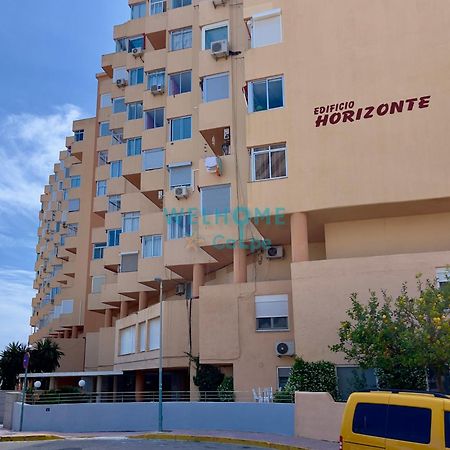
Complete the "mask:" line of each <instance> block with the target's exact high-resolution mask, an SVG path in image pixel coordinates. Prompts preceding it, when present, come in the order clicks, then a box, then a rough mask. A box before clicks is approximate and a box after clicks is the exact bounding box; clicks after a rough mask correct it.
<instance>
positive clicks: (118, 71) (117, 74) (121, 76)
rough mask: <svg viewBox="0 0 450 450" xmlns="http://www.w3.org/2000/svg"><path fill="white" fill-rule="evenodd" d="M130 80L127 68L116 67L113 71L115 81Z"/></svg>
mask: <svg viewBox="0 0 450 450" xmlns="http://www.w3.org/2000/svg"><path fill="white" fill-rule="evenodd" d="M117 80H128V71H127V68H126V67H116V68H114V69H113V81H114V83H115V82H116V81H117Z"/></svg>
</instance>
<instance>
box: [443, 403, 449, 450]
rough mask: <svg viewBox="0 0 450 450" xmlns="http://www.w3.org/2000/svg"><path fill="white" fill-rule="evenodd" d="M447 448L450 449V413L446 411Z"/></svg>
mask: <svg viewBox="0 0 450 450" xmlns="http://www.w3.org/2000/svg"><path fill="white" fill-rule="evenodd" d="M444 420H445V446H446V447H447V448H450V412H448V411H445V419H444Z"/></svg>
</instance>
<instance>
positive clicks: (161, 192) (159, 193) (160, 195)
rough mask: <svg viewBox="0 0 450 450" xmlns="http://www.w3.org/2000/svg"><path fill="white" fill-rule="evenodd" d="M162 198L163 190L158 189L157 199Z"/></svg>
mask: <svg viewBox="0 0 450 450" xmlns="http://www.w3.org/2000/svg"><path fill="white" fill-rule="evenodd" d="M163 198H164V191H158V200H162V199H163Z"/></svg>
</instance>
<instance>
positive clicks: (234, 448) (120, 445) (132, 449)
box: [0, 439, 260, 450]
mask: <svg viewBox="0 0 450 450" xmlns="http://www.w3.org/2000/svg"><path fill="white" fill-rule="evenodd" d="M257 448H258V447H250V446H245V445H228V444H227V445H225V444H215V443H213V442H180V441H154V440H137V439H70V440H65V441H44V442H1V443H0V450H21V449H27V450H211V449H217V450H244V449H257ZM259 448H260V447H259Z"/></svg>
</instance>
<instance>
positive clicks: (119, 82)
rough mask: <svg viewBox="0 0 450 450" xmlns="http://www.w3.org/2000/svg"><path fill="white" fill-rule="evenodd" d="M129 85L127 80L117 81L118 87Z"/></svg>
mask: <svg viewBox="0 0 450 450" xmlns="http://www.w3.org/2000/svg"><path fill="white" fill-rule="evenodd" d="M127 84H128V81H127V80H126V79H125V78H119V79H117V80H116V86H117V87H120V88H121V87H125V86H126V85H127Z"/></svg>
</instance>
